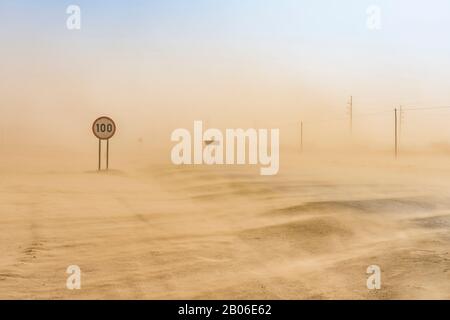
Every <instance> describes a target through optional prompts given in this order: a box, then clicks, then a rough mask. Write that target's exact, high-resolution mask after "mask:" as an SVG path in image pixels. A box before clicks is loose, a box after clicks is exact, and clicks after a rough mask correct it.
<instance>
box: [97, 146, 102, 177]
mask: <svg viewBox="0 0 450 320" xmlns="http://www.w3.org/2000/svg"><path fill="white" fill-rule="evenodd" d="M100 170H102V140H100V139H98V171H100Z"/></svg>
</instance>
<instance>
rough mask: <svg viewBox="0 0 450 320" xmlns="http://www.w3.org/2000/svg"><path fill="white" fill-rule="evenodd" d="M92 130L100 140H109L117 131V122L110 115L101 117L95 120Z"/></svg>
mask: <svg viewBox="0 0 450 320" xmlns="http://www.w3.org/2000/svg"><path fill="white" fill-rule="evenodd" d="M92 132H94V135H95V136H96V137H97V138H99V139H100V140H108V139H111V138H112V137H113V136H114V134H115V133H116V124H115V123H114V121H113V120H112V119H111V118H109V117H100V118H98V119H97V120H95V121H94V124H93V125H92Z"/></svg>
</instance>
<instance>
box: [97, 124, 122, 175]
mask: <svg viewBox="0 0 450 320" xmlns="http://www.w3.org/2000/svg"><path fill="white" fill-rule="evenodd" d="M92 132H93V133H94V135H95V136H96V137H97V138H98V170H99V171H100V170H101V169H102V166H101V165H102V140H106V169H107V170H108V168H109V139H111V138H112V137H113V136H114V134H115V133H116V124H115V123H114V121H113V119H111V118H109V117H100V118H98V119H97V120H95V121H94V124H93V125H92Z"/></svg>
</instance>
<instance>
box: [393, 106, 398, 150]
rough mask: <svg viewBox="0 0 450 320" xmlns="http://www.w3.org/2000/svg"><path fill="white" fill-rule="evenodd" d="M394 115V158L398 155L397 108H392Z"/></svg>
mask: <svg viewBox="0 0 450 320" xmlns="http://www.w3.org/2000/svg"><path fill="white" fill-rule="evenodd" d="M394 115H395V158H396V159H397V156H398V132H397V122H398V121H397V108H395V109H394Z"/></svg>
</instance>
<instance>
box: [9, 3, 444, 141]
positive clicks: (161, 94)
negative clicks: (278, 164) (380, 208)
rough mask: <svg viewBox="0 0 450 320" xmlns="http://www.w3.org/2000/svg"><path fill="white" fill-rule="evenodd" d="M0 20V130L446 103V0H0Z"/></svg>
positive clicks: (278, 116) (261, 118)
mask: <svg viewBox="0 0 450 320" xmlns="http://www.w3.org/2000/svg"><path fill="white" fill-rule="evenodd" d="M71 4H76V5H79V6H80V7H81V19H82V21H81V30H79V31H69V30H67V28H66V19H67V17H68V15H67V14H66V12H65V10H66V8H67V6H68V5H71ZM370 5H376V6H378V7H379V8H380V9H381V29H380V30H370V29H369V28H367V26H366V21H367V13H366V10H367V8H368V7H369V6H370ZM0 26H1V27H0V41H1V43H2V46H1V50H0V58H1V60H0V72H1V75H2V80H1V82H0V94H1V97H0V108H1V111H2V118H1V119H0V125H1V126H2V128H3V129H2V130H3V132H5V131H6V134H5V133H3V135H4V136H5V135H10V132H11V131H12V130H15V129H14V128H16V126H21V125H22V126H26V128H37V129H38V130H37V131H38V132H37V133H36V134H38V136H39V135H42V136H44V135H46V137H48V136H51V137H52V138H53V139H56V140H58V139H61V140H62V139H71V140H72V141H78V140H80V139H81V140H85V139H91V138H92V137H90V136H86V137H85V136H83V135H84V134H85V132H86V128H89V127H90V124H91V122H92V120H93V119H94V118H95V117H96V116H98V115H103V114H107V115H111V116H113V117H115V119H117V120H118V122H119V123H120V125H121V129H122V132H126V133H127V134H125V135H124V137H127V138H131V137H133V139H134V138H137V137H140V136H147V135H153V134H154V135H155V136H158V137H160V139H168V132H170V130H173V129H174V128H176V127H180V126H187V125H190V124H191V123H192V122H191V121H192V120H193V119H204V120H207V121H208V122H209V123H210V124H211V126H222V125H223V126H231V127H232V126H236V125H241V126H254V125H258V124H261V123H264V124H267V123H269V124H272V123H273V125H278V124H279V123H286V124H287V123H289V124H292V123H296V122H297V121H298V120H299V119H307V120H311V121H313V120H314V119H319V118H320V119H321V118H328V117H330V116H332V117H344V118H345V104H346V101H347V99H348V96H349V95H353V96H354V97H355V109H356V110H357V111H358V112H362V113H364V112H373V111H378V110H386V109H388V110H389V109H391V108H393V107H394V106H396V105H399V104H403V105H425V106H429V105H430V106H434V105H449V104H450V91H449V90H448V79H449V75H450V59H449V57H450V41H449V40H448V30H450V2H449V1H448V0H431V1H420V0H414V1H411V0H382V1H381V0H380V1H364V0H345V1H337V0H336V1H331V0H310V1H306V0H270V1H267V0H231V1H230V0H220V1H219V0H201V1H199V0H191V1H182V0H165V1H98V0H97V1H56V0H54V1H49V0H44V1H32V0H28V1H24V0H1V2H0ZM355 112H356V111H355ZM448 114H450V113H447V115H448ZM430 119H431V118H430ZM439 119H441V120H439ZM432 121H436V122H439V121H442V117H441V116H439V115H438V116H437V117H435V118H433V120H432ZM26 128H23V127H22V129H21V130H19V131H21V132H22V135H23V136H24V138H27V137H29V136H30V133H29V131H28V130H26ZM33 137H36V135H35V134H33Z"/></svg>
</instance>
